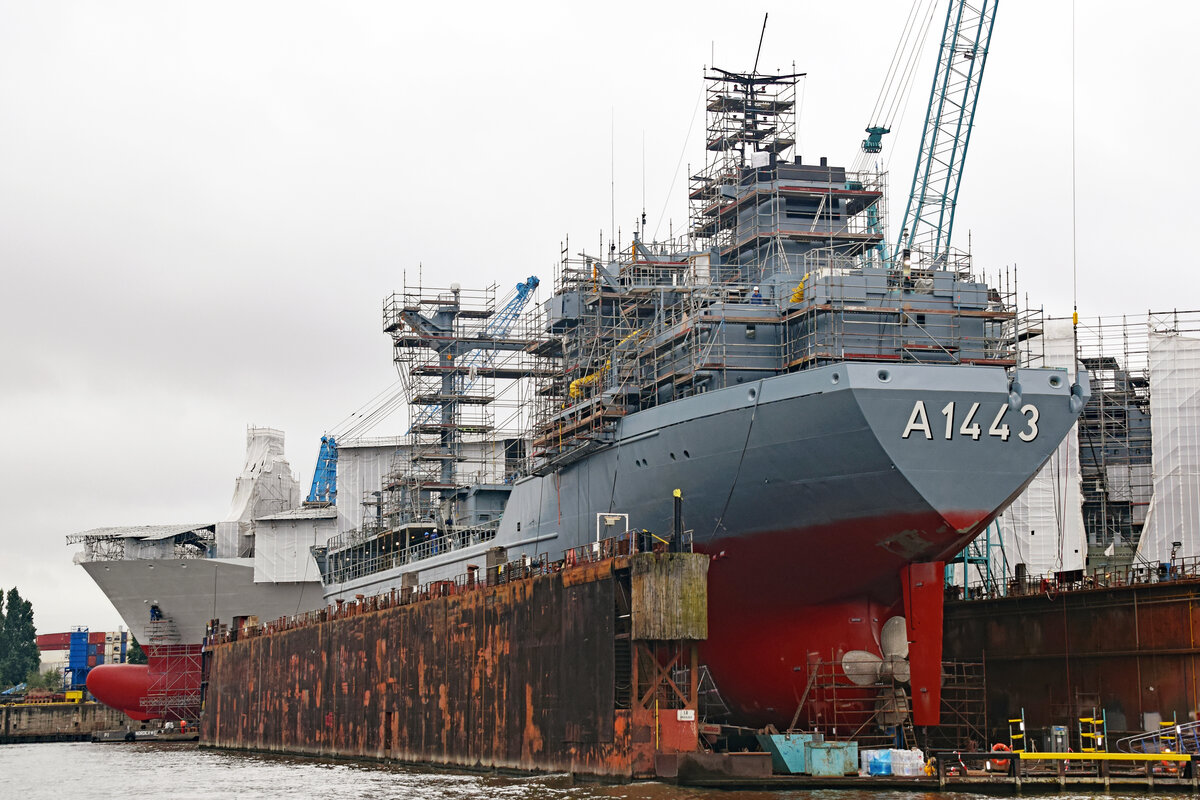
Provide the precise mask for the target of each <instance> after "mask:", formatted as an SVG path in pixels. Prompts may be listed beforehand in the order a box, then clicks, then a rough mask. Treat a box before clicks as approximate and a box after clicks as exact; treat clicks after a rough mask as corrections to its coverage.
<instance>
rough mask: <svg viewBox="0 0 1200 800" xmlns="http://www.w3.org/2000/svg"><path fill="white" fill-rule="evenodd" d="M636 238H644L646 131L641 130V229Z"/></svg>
mask: <svg viewBox="0 0 1200 800" xmlns="http://www.w3.org/2000/svg"><path fill="white" fill-rule="evenodd" d="M638 230H639V232H638V238H639V239H645V238H646V129H645V128H642V227H641V228H639V229H638Z"/></svg>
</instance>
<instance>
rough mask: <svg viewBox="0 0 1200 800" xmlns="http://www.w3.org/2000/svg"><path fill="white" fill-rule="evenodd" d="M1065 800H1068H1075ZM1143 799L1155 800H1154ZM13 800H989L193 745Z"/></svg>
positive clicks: (23, 776)
mask: <svg viewBox="0 0 1200 800" xmlns="http://www.w3.org/2000/svg"><path fill="white" fill-rule="evenodd" d="M1059 797H1060V798H1067V799H1068V800H1069V798H1070V797H1071V796H1069V795H1060V796H1059ZM1076 797H1077V798H1078V797H1079V796H1076ZM1088 797H1089V798H1094V797H1096V796H1095V795H1089V796H1088ZM1137 797H1138V798H1139V800H1146V798H1147V797H1148V795H1138V796H1137ZM10 798H11V799H12V800H51V799H52V800H82V799H83V798H119V799H120V800H129V799H130V798H180V800H216V799H217V798H222V799H223V798H237V799H238V800H283V799H284V798H287V799H288V800H300V799H305V800H306V799H307V798H313V799H314V800H393V799H395V800H409V799H410V798H411V799H412V800H424V799H425V798H452V800H485V798H486V799H488V800H490V799H491V798H497V799H498V800H526V799H527V798H528V800H534V798H552V799H557V800H599V799H600V798H608V799H612V798H622V799H627V800H718V798H719V799H720V800H799V798H804V800H983V796H982V795H974V794H962V793H945V794H926V793H912V792H893V791H887V792H869V791H861V790H841V791H839V790H823V791H787V792H732V791H721V790H716V789H687V788H679V787H675V786H669V785H666V784H662V783H653V782H645V783H634V784H628V785H622V786H614V785H607V784H597V783H583V782H573V781H572V780H571V779H570V778H569V777H567V776H565V775H542V776H535V777H509V776H499V775H490V774H473V773H455V772H445V771H438V770H433V769H422V768H415V767H399V766H387V765H377V764H364V763H350V762H342V761H322V760H318V759H303V758H290V757H284V756H268V755H253V754H245V753H233V752H223V751H215V750H201V749H199V748H198V747H197V746H196V745H192V744H185V745H168V744H152V743H138V744H90V743H85V742H79V743H66V744H17V745H3V746H0V800H10Z"/></svg>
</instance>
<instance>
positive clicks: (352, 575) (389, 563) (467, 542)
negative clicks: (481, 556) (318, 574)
mask: <svg viewBox="0 0 1200 800" xmlns="http://www.w3.org/2000/svg"><path fill="white" fill-rule="evenodd" d="M499 526H500V520H498V519H496V520H490V521H488V522H483V523H480V524H478V525H454V526H451V527H450V528H448V529H444V530H438V531H434V532H432V534H431V537H430V538H429V539H427V540H425V541H421V542H417V543H415V544H411V545H409V546H408V547H406V548H403V549H397V550H388V551H385V552H370V551H369V549H366V546H367V545H369V543H370V542H371V541H372V540H373V539H374V540H375V541H378V536H374V537H365V538H362V539H359V540H355V541H349V540H346V539H343V541H342V542H339V544H338V545H337V546H336V547H335V546H334V544H333V539H330V544H329V545H328V547H329V550H328V555H327V556H326V570H327V571H326V572H325V573H324V574H323V575H322V580H323V582H324V583H326V584H330V583H345V582H346V581H350V580H355V579H357V578H363V577H366V576H368V575H374V574H375V573H378V572H384V571H386V570H390V569H397V568H399V567H403V566H405V565H407V564H413V563H416V562H419V561H423V560H425V559H428V558H433V557H434V556H438V555H443V554H445V553H450V552H454V551H457V550H462V549H464V548H467V547H471V546H474V545H477V544H483V543H485V542H490V541H492V540H493V539H495V538H496V531H497V530H498V529H499ZM335 538H337V537H335ZM347 542H349V543H347ZM355 543H358V544H362V545H364V549H363V550H360V551H351V552H347V551H348V550H349V549H350V548H351V547H352V546H353V545H354V544H355Z"/></svg>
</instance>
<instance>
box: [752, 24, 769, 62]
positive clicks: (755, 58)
mask: <svg viewBox="0 0 1200 800" xmlns="http://www.w3.org/2000/svg"><path fill="white" fill-rule="evenodd" d="M767 16H768V15H767V13H766V12H763V26H762V32H761V33H759V34H758V51H757V52H756V53H755V54H754V69H752V70H750V71H751V72H758V57H759V56H761V55H762V43H763V37H764V36H766V35H767Z"/></svg>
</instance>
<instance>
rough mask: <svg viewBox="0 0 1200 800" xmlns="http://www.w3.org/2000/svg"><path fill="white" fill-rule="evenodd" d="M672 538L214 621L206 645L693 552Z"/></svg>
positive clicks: (651, 537) (589, 548) (618, 539)
mask: <svg viewBox="0 0 1200 800" xmlns="http://www.w3.org/2000/svg"><path fill="white" fill-rule="evenodd" d="M673 541H674V539H673V537H669V536H668V537H662V536H657V535H655V534H652V533H650V532H649V531H645V530H641V531H636V530H629V531H626V532H625V533H622V534H620V535H618V536H614V537H611V538H608V539H601V540H599V541H598V542H591V543H589V544H586V545H581V546H579V547H575V548H571V549H569V550H566V551H564V553H563V559H562V560H561V561H551V560H550V556H549V554H548V553H539V554H537V555H526V556H522V557H521V558H519V559H516V560H513V561H508V562H505V563H500V564H494V565H489V566H487V567H485V568H482V574H481V568H480V567H479V566H478V565H470V566H468V567H467V571H466V572H465V573H462V574H460V575H457V576H455V577H454V578H447V579H442V580H435V581H429V582H428V583H425V584H422V585H419V586H407V587H403V588H400V589H392V590H391V591H388V592H385V593H383V594H378V595H372V596H366V595H361V594H359V595H355V598H354V600H353V601H350V602H346V601H343V600H338V601H336V603H335V604H334V605H332V606H328V607H326V608H323V609H320V610H317V611H310V612H307V613H304V614H296V615H294V616H290V617H281V618H279V619H277V620H273V621H270V622H266V623H264V624H258V625H252V624H246V625H243V626H242V627H240V628H238V627H232V628H231V627H229V626H227V625H211V626H210V628H209V632H208V635H207V636H206V637H205V645H206V646H213V645H217V644H223V643H226V642H232V641H237V640H238V639H245V638H252V637H256V636H264V635H270V634H272V633H278V632H282V631H286V630H292V629H294V628H303V627H309V626H312V625H320V624H321V623H324V622H328V621H330V620H334V619H341V618H343V617H349V616H356V615H358V614H366V613H371V612H374V611H382V610H385V609H388V608H393V607H395V606H402V605H408V604H410V603H416V602H422V601H427V600H431V599H437V598H442V597H453V596H456V595H463V594H467V593H470V592H475V591H479V590H481V589H483V588H484V587H488V586H500V585H504V584H507V583H513V582H516V581H522V580H527V579H530V578H535V577H538V576H540V575H549V574H551V573H554V572H558V571H561V570H563V569H566V568H569V567H572V566H576V565H578V564H581V563H596V562H600V561H603V560H606V559H610V558H615V557H619V556H628V555H631V554H634V553H640V552H655V553H666V552H685V553H690V552H692V531H691V530H685V531H683V532H682V534H681V535H680V536H679V537H678V540H677V543H675V544H674V546H672V542H673ZM572 554H573V555H572ZM481 555H482V554H481Z"/></svg>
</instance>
